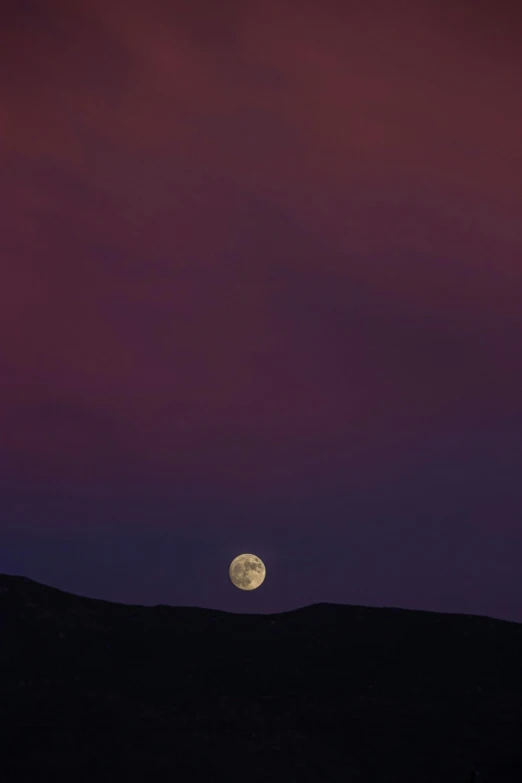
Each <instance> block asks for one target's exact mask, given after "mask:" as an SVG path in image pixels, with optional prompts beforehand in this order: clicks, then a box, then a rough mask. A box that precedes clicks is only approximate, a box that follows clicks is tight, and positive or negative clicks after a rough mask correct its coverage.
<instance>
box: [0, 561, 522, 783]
mask: <svg viewBox="0 0 522 783" xmlns="http://www.w3.org/2000/svg"><path fill="white" fill-rule="evenodd" d="M0 720H1V721H2V732H1V734H0V742H1V743H2V745H3V748H2V755H1V757H0V764H1V765H2V767H1V768H0V778H1V779H2V780H3V781H4V780H13V781H21V782H22V781H35V782H36V781H52V782H53V783H55V781H58V780H67V781H74V783H78V781H86V782H87V781H93V783H95V781H113V780H114V781H115V780H117V779H118V778H119V777H121V776H122V775H124V776H125V777H124V778H123V779H125V780H126V781H134V780H136V781H138V780H140V781H141V780H143V781H150V783H155V782H156V781H163V780H169V781H192V780H194V779H197V778H198V777H199V776H200V775H201V776H203V775H204V776H205V779H206V780H207V781H209V782H212V783H214V782H218V781H225V780H230V779H235V778H236V777H240V778H241V779H243V780H246V781H248V782H249V783H250V781H254V782H257V781H263V783H265V782H266V781H267V780H269V781H270V783H273V781H279V780H281V781H285V783H288V781H290V783H294V781H295V783H299V781H321V782H324V783H328V781H343V782H344V783H350V781H358V782H360V783H370V781H371V782H372V783H373V781H375V782H376V783H377V782H379V783H387V782H388V781H397V783H399V781H400V783H409V782H410V781H411V782H412V783H413V781H415V782H417V781H423V783H424V782H426V783H430V782H431V781H433V782H435V781H448V783H453V782H455V783H457V782H459V783H461V782H462V783H467V782H468V781H470V780H471V773H472V770H473V769H474V768H477V769H478V770H479V771H480V777H478V778H477V783H479V782H480V781H484V783H486V781H487V782H488V783H489V781H492V782H493V781H495V782H498V783H501V782H502V783H508V782H509V783H515V782H516V783H521V781H522V625H520V624H518V623H510V622H506V621H502V620H494V619H491V618H487V617H480V616H474V615H456V614H438V613H434V612H418V611H409V610H402V609H388V608H383V609H379V608H371V607H362V606H344V605H335V604H314V605H312V606H309V607H304V608H301V609H296V610H294V611H291V612H285V613H282V614H273V615H252V614H249V615H237V614H232V613H227V612H222V611H215V610H210V609H200V608H192V607H169V606H163V605H159V606H154V607H143V606H135V605H127V604H117V603H111V602H109V601H100V600H96V599H90V598H83V597H80V596H75V595H72V594H70V593H66V592H63V591H61V590H57V589H56V588H52V587H47V586H45V585H41V584H38V583H37V582H34V581H32V580H30V579H26V578H24V577H16V576H5V575H0ZM2 773H3V774H2Z"/></svg>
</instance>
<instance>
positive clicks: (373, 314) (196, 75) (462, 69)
mask: <svg viewBox="0 0 522 783" xmlns="http://www.w3.org/2000/svg"><path fill="white" fill-rule="evenodd" d="M517 6H518V10H517ZM1 14H2V16H1V21H0V206H1V210H0V501H1V502H0V572H5V573H13V574H22V575H25V576H28V577H30V578H32V579H36V580H38V581H41V582H44V583H46V584H50V585H53V586H55V587H59V588H61V589H63V590H68V591H71V592H76V593H79V594H81V595H87V596H91V597H94V598H104V599H107V600H112V601H122V602H125V603H139V604H158V603H161V604H172V605H196V606H204V607H213V608H217V609H226V610H229V611H245V612H276V611H284V610H288V609H292V608H295V607H298V606H304V605H307V604H310V603H315V602H320V601H332V602H338V603H349V604H365V605H371V606H399V607H405V608H411V609H425V610H430V611H444V612H466V613H473V614H486V615H489V616H492V617H498V618H504V619H511V620H518V621H521V622H522V598H521V596H522V567H521V565H522V135H521V127H522V51H521V49H520V46H519V44H520V30H521V25H522V10H521V9H520V6H519V4H517V3H516V2H515V1H514V0H509V1H508V0H473V1H472V0H468V1H467V2H456V0H411V1H406V0H404V1H402V2H401V1H400V0H397V1H394V2H391V0H381V1H380V2H376V1H374V0H353V2H351V1H350V0H321V2H319V0H314V2H310V1H309V2H307V1H306V0H293V2H289V1H288V0H224V1H223V2H216V0H184V1H183V2H182V0H40V1H38V0H26V1H25V2H23V1H22V0H3V2H2V12H1ZM240 552H253V553H255V554H257V555H259V556H260V557H261V558H262V559H263V560H264V561H265V563H266V567H267V577H266V581H265V583H264V584H263V586H262V587H260V588H259V590H257V591H255V592H250V593H244V592H241V591H239V590H237V589H235V588H234V587H233V586H232V585H231V583H230V581H229V578H228V565H229V563H230V561H231V560H232V558H233V557H235V556H236V555H237V554H239V553H240Z"/></svg>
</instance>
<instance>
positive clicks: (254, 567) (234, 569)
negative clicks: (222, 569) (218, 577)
mask: <svg viewBox="0 0 522 783" xmlns="http://www.w3.org/2000/svg"><path fill="white" fill-rule="evenodd" d="M228 573H229V575H230V581H231V582H232V584H233V585H234V586H235V587H238V588H239V589H240V590H255V589H256V588H257V587H259V586H260V585H262V584H263V582H264V581H265V576H266V568H265V564H264V563H263V561H262V560H261V559H260V558H259V557H256V555H238V556H237V557H235V558H234V559H233V560H232V562H231V563H230V568H229V569H228Z"/></svg>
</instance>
